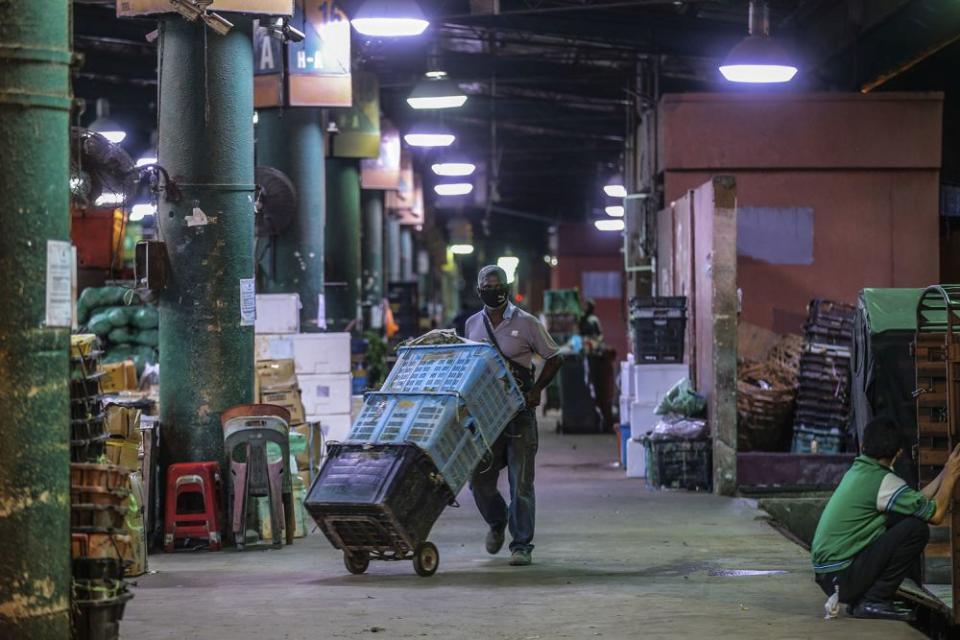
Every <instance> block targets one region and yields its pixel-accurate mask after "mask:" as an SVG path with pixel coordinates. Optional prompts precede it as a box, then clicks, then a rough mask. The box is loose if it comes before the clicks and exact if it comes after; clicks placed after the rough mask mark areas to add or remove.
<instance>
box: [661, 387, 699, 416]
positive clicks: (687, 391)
mask: <svg viewBox="0 0 960 640" xmlns="http://www.w3.org/2000/svg"><path fill="white" fill-rule="evenodd" d="M654 413H656V414H657V415H658V416H665V415H669V414H671V413H675V414H677V415H681V416H686V417H688V418H700V417H703V416H705V415H706V414H707V399H706V398H704V397H703V396H702V395H700V394H699V393H697V392H696V391H694V390H693V388H692V387H691V386H690V381H689V380H688V379H687V378H684V379H682V380H680V382H678V383H677V384H675V385H673V387H671V388H670V391H668V392H667V394H666V395H665V396H663V399H662V400H661V401H660V404H658V405H657V409H656V411H654Z"/></svg>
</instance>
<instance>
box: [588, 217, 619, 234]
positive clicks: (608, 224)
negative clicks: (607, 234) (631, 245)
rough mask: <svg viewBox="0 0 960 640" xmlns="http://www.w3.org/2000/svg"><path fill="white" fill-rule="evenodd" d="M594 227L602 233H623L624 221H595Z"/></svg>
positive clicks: (617, 219)
mask: <svg viewBox="0 0 960 640" xmlns="http://www.w3.org/2000/svg"><path fill="white" fill-rule="evenodd" d="M593 226H595V227H596V228H597V229H598V230H600V231H623V220H620V219H619V218H616V219H607V220H594V221H593Z"/></svg>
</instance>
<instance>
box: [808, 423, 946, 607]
mask: <svg viewBox="0 0 960 640" xmlns="http://www.w3.org/2000/svg"><path fill="white" fill-rule="evenodd" d="M898 455H900V429H899V427H898V426H897V424H896V422H894V421H893V420H892V419H891V418H889V417H886V416H880V417H877V418H874V419H873V420H872V421H871V422H870V423H869V424H867V426H866V428H865V429H864V432H863V442H862V444H861V447H860V455H859V456H858V457H857V459H856V460H854V462H853V466H852V467H851V468H850V470H849V471H847V473H846V474H845V475H844V476H843V480H841V481H840V485H839V486H838V487H837V490H836V492H835V493H834V494H833V496H832V497H831V498H830V501H829V502H827V507H826V509H825V510H824V512H823V515H822V516H821V517H820V523H819V524H818V525H817V532H816V534H815V535H814V538H813V546H812V549H811V552H812V555H813V558H812V560H813V570H814V572H815V574H816V581H817V584H818V585H820V588H821V589H823V591H824V593H826V594H827V595H828V596H830V597H831V599H830V600H828V601H827V606H828V615H830V614H833V615H835V613H836V609H837V608H838V605H839V603H843V604H846V605H848V608H847V611H848V612H849V613H851V614H852V615H854V616H855V617H857V618H883V619H887V620H906V621H909V620H912V618H913V611H911V610H910V609H905V608H901V607H899V606H897V605H896V604H894V602H893V599H894V595H895V594H896V592H897V589H898V588H899V587H900V583H901V582H903V580H904V578H910V579H912V580H913V581H915V582H916V583H917V584H918V585H920V584H922V583H921V576H920V570H921V566H920V562H921V558H920V554H921V553H923V549H924V547H926V546H927V541H928V540H929V538H930V531H929V528H928V524H927V523H930V524H935V525H936V524H940V523H941V522H942V521H943V518H944V515H945V514H946V513H947V510H948V508H949V506H950V496H952V495H953V488H954V485H955V484H956V482H957V478H958V477H960V445H958V446H957V448H956V449H954V450H953V452H952V453H951V454H950V457H949V458H948V459H947V463H946V466H945V467H944V469H943V471H942V472H941V473H940V475H938V476H937V478H936V479H935V480H934V481H933V482H931V483H930V484H928V485H927V486H926V487H924V488H923V489H922V490H920V491H917V490H915V489H912V488H910V486H909V485H908V484H907V483H906V482H905V481H904V480H903V478H901V477H899V476H898V475H896V474H895V473H894V472H893V463H894V461H895V460H896V458H897V456H898ZM831 609H832V611H831Z"/></svg>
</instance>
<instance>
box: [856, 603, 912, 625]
mask: <svg viewBox="0 0 960 640" xmlns="http://www.w3.org/2000/svg"><path fill="white" fill-rule="evenodd" d="M853 616H854V617H855V618H867V619H873V620H899V621H901V622H913V620H914V618H915V616H914V613H913V611H907V610H904V609H900V608H898V607H895V606H894V605H893V603H892V602H860V603H859V604H857V606H855V607H854V608H853Z"/></svg>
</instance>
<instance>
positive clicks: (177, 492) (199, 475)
mask: <svg viewBox="0 0 960 640" xmlns="http://www.w3.org/2000/svg"><path fill="white" fill-rule="evenodd" d="M221 491H222V486H221V478H220V465H219V464H218V463H216V462H182V463H179V464H172V465H170V466H169V467H168V468H167V487H166V508H165V509H164V528H163V534H164V535H163V550H164V551H166V552H168V553H169V552H171V551H173V549H174V546H175V544H176V541H177V540H184V539H186V538H191V539H204V540H207V541H208V542H209V543H210V544H209V549H210V550H211V551H219V550H220V495H221ZM190 495H196V496H199V501H202V506H200V507H199V508H191V506H192V505H191V504H190V498H189V497H188V496H190ZM199 501H198V502H199Z"/></svg>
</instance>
